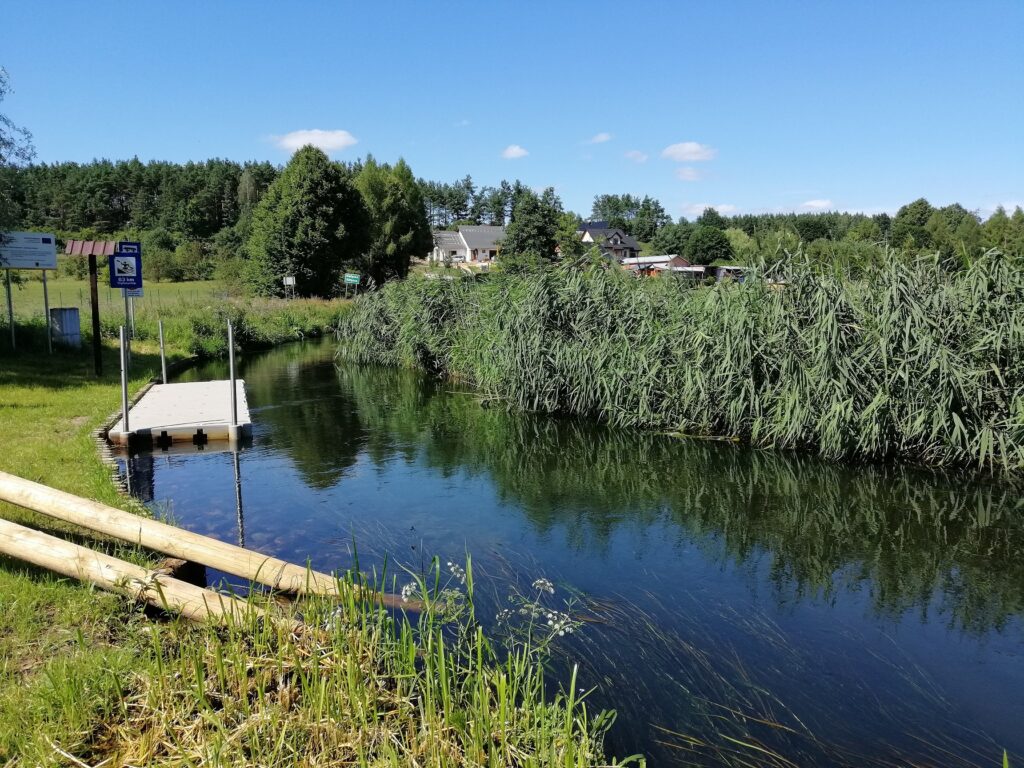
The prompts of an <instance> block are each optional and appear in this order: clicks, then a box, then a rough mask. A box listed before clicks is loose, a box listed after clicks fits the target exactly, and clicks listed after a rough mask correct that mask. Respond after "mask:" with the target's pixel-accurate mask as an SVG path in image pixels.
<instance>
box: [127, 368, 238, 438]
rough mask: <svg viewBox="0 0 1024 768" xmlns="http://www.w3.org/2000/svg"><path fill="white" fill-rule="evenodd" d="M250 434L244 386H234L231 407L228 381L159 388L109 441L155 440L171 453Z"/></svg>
mask: <svg viewBox="0 0 1024 768" xmlns="http://www.w3.org/2000/svg"><path fill="white" fill-rule="evenodd" d="M232 405H234V406H235V411H236V413H235V418H232V413H231V410H232ZM251 432H252V421H251V420H250V419H249V405H248V403H247V401H246V398H245V381H244V380H242V379H236V380H235V399H234V401H232V398H231V381H230V380H226V379H224V380H219V381H194V382H186V383H182V384H156V385H154V386H153V387H151V388H150V389H149V391H148V392H146V394H145V395H143V396H142V399H141V400H139V402H137V403H136V404H135V405H133V406H131V407H130V408H129V409H128V429H127V430H126V429H125V420H124V416H123V415H122V417H121V418H120V419H119V420H118V421H117V423H116V424H114V426H113V427H111V428H110V430H109V431H108V432H107V439H108V440H109V441H110V442H112V443H114V444H116V445H129V442H131V443H132V444H135V443H136V441H138V440H143V441H146V442H148V441H150V440H151V441H152V442H153V444H154V445H156V446H158V447H160V448H170V447H171V446H172V445H174V444H175V443H179V444H180V443H190V444H193V445H200V446H202V445H205V444H206V443H207V442H208V441H216V440H230V441H232V442H235V441H238V440H241V439H242V438H243V437H245V436H247V435H249V434H250V433H251Z"/></svg>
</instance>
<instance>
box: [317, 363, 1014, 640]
mask: <svg viewBox="0 0 1024 768" xmlns="http://www.w3.org/2000/svg"><path fill="white" fill-rule="evenodd" d="M337 376H338V378H339V381H340V383H341V387H342V390H343V391H344V392H346V393H347V394H348V396H350V397H352V398H353V400H354V401H355V403H356V407H354V408H352V409H351V410H352V412H354V413H357V414H358V420H359V425H360V426H359V430H360V431H361V432H362V433H365V434H367V435H368V437H367V438H366V439H367V441H368V443H367V445H366V446H365V449H366V450H367V452H368V453H369V454H370V455H371V456H373V457H374V458H375V460H379V461H386V460H388V459H390V458H392V457H394V456H395V455H396V454H398V455H401V456H404V457H405V458H406V459H407V460H409V461H422V462H425V463H427V464H428V465H429V466H432V467H434V468H436V469H437V470H438V471H440V472H442V473H444V474H451V473H453V472H455V471H461V472H468V473H470V474H484V475H486V476H488V477H489V478H490V479H491V481H492V482H493V483H494V486H495V488H496V489H497V491H498V493H499V494H500V496H501V497H502V498H503V499H505V500H508V501H511V502H513V503H514V504H516V505H517V506H518V507H520V508H522V509H523V511H524V514H526V516H527V517H528V519H529V520H530V522H531V524H532V525H534V526H535V527H536V528H537V529H538V530H540V531H550V530H552V529H553V528H555V527H557V528H558V530H560V531H563V532H564V534H565V535H566V536H567V537H568V543H569V545H570V546H573V547H575V548H577V549H579V550H582V551H602V550H603V549H604V548H605V547H606V546H607V542H608V541H609V540H610V539H611V537H612V536H613V534H614V532H615V530H616V529H617V528H619V527H622V526H627V527H630V528H631V529H632V530H636V531H643V530H646V529H649V528H650V527H651V526H652V525H653V524H656V523H657V524H661V525H666V526H667V530H668V531H669V532H673V531H674V532H675V533H676V535H677V536H678V537H679V539H680V543H683V542H693V543H695V544H696V545H698V546H699V547H701V548H702V550H703V551H704V553H705V554H706V555H707V556H709V557H711V558H713V559H716V560H723V561H731V562H735V563H737V564H742V563H743V562H745V561H747V560H749V559H750V558H752V557H754V556H760V555H761V554H764V553H767V556H768V557H769V558H770V560H771V567H770V570H769V578H770V579H771V580H772V583H773V584H774V585H775V587H776V589H777V590H778V594H779V595H780V597H783V598H786V599H789V598H800V597H801V596H819V597H829V596H831V595H834V594H835V593H836V591H837V590H843V589H851V588H856V587H858V586H859V585H865V584H868V585H870V586H871V592H872V597H873V600H874V604H875V609H876V610H877V611H878V613H879V614H882V615H888V616H893V617H897V616H900V615H902V614H904V613H906V612H908V611H910V610H921V609H928V608H930V607H932V608H934V610H935V611H937V615H938V616H939V617H940V618H941V619H942V620H943V621H946V622H947V623H949V624H950V625H952V626H956V627H959V628H961V629H963V630H966V631H970V632H979V633H980V632H984V631H988V630H990V629H992V628H999V627H1001V626H1003V625H1004V624H1005V622H1006V621H1007V619H1008V617H1010V616H1014V615H1018V614H1019V613H1020V612H1021V610H1022V608H1024V563H1022V562H1021V561H1020V559H1019V558H1018V557H1017V555H1016V553H1018V552H1020V551H1021V550H1022V549H1024V520H1022V518H1021V517H1020V515H1019V513H1018V512H1017V510H1016V503H1017V499H1018V497H1019V491H1018V488H1017V487H1016V485H1015V484H1011V483H1005V482H994V481H989V480H984V479H979V478H976V477H971V476H968V475H957V474H951V475H937V474H933V473H930V472H926V471H923V470H917V469H913V468H908V467H900V466H885V465H866V466H860V467H856V468H852V467H848V466H844V465H836V464H830V463H826V462H822V461H820V460H817V459H815V458H813V457H808V456H801V455H799V454H792V453H777V452H771V451H753V450H749V449H743V448H739V447H736V446H731V445H721V444H717V443H709V442H705V441H692V440H680V439H674V438H671V437H666V436H663V435H656V434H649V433H643V432H638V431H635V430H623V429H614V428H604V427H598V426H595V425H593V424H589V423H587V422H585V421H580V420H571V419H551V418H545V417H533V416H522V415H515V414H512V413H509V412H507V411H505V410H503V409H500V408H486V407H482V406H481V404H480V402H479V401H478V400H477V399H475V398H473V397H470V396H468V395H464V394H458V393H448V392H444V391H441V390H440V388H438V387H436V386H434V385H431V384H430V383H428V382H425V381H423V380H422V379H421V378H420V377H417V376H415V375H413V374H410V373H405V372H398V371H389V370H386V369H377V368H365V367H351V366H340V367H339V368H338V370H337ZM933 597H937V598H938V599H937V600H935V601H933Z"/></svg>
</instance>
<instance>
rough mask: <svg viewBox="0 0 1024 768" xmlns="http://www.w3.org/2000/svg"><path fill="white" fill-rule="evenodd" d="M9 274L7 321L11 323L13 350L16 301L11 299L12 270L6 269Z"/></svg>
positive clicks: (12, 348)
mask: <svg viewBox="0 0 1024 768" xmlns="http://www.w3.org/2000/svg"><path fill="white" fill-rule="evenodd" d="M4 272H5V273H6V274H7V322H8V323H10V324H11V351H14V349H15V344H14V303H13V302H12V301H11V270H9V269H5V270H4Z"/></svg>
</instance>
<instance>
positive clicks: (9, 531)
mask: <svg viewBox="0 0 1024 768" xmlns="http://www.w3.org/2000/svg"><path fill="white" fill-rule="evenodd" d="M0 554H3V555H6V556H8V557H13V558H16V559H18V560H23V561H25V562H27V563H32V565H38V566H40V567H42V568H47V569H49V570H51V571H55V572H56V573H59V574H62V575H64V576H70V577H71V578H74V579H80V580H81V581H87V582H89V583H90V584H95V585H96V586H97V587H101V588H103V589H106V590H110V591H112V592H119V593H121V594H124V595H129V596H131V597H136V598H138V599H139V600H144V601H145V602H147V603H149V604H150V605H153V606H156V607H157V608H161V609H163V610H166V611H172V612H174V613H180V614H181V615H182V616H184V617H186V618H188V619H191V620H192V621H206V620H213V621H214V622H216V623H218V624H226V623H228V622H229V621H231V620H238V619H241V618H242V617H243V616H245V615H246V613H248V612H249V611H253V612H255V613H257V614H258V615H262V616H266V613H265V612H264V611H263V610H261V609H259V608H256V607H255V606H250V605H249V604H248V603H246V602H245V601H244V600H239V599H238V598H235V597H231V596H230V595H222V594H219V593H217V592H214V591H212V590H209V589H204V588H202V587H197V586H195V585H193V584H189V583H187V582H184V581H179V580H178V579H175V578H171V577H170V576H167V575H165V574H162V573H160V572H158V571H150V570H147V569H146V568H143V567H141V566H138V565H133V564H132V563H126V562H124V561H123V560H118V559H117V558H116V557H110V556H109V555H105V554H103V553H102V552H97V551H95V550H93V549H89V548H87V547H80V546H78V545H77V544H72V543H71V542H70V541H65V540H64V539H61V538H58V537H56V536H50V535H49V534H46V533H40V532H39V531H35V530H33V529H31V528H26V527H25V526H23V525H18V524H17V523H12V522H10V521H8V520H3V519H0Z"/></svg>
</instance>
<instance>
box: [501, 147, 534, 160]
mask: <svg viewBox="0 0 1024 768" xmlns="http://www.w3.org/2000/svg"><path fill="white" fill-rule="evenodd" d="M528 154H530V153H529V152H527V151H526V150H525V149H523V148H522V147H520V146H519V145H518V144H509V145H508V146H507V147H505V149H504V150H503V151H502V153H501V156H502V157H504V158H505V159H506V160H516V159H518V158H520V157H526V156H527V155H528Z"/></svg>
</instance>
